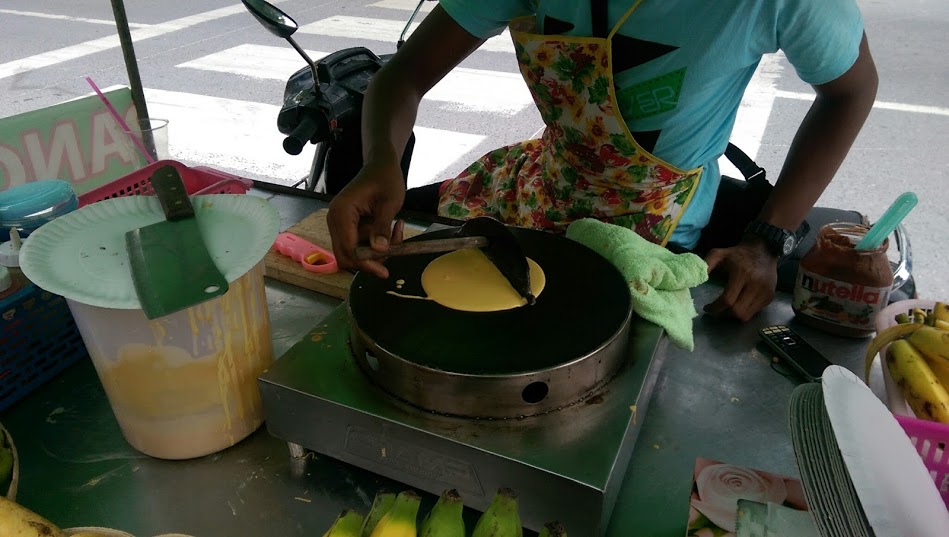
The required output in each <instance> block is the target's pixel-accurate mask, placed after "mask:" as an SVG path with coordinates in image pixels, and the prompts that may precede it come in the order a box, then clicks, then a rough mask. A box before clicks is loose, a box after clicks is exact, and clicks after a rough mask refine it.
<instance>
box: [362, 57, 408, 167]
mask: <svg viewBox="0 0 949 537" xmlns="http://www.w3.org/2000/svg"><path fill="white" fill-rule="evenodd" d="M397 67H398V65H397V64H395V65H394V64H392V63H390V64H388V65H386V66H384V67H383V68H382V69H380V70H379V71H378V72H377V73H376V75H375V76H374V77H373V79H372V82H371V83H370V85H369V89H368V91H366V96H365V101H364V102H363V110H362V146H363V150H362V152H363V160H364V161H366V162H368V161H370V160H374V159H393V158H394V159H395V160H396V161H398V160H399V159H401V158H402V152H403V151H404V150H405V145H406V143H408V140H409V137H410V136H411V135H412V128H413V127H414V125H415V118H416V115H417V114H418V103H419V100H420V99H421V96H420V95H418V94H417V93H416V91H415V89H414V88H413V87H412V86H411V85H410V84H408V83H407V82H405V78H404V77H400V76H399V74H398V71H397Z"/></svg>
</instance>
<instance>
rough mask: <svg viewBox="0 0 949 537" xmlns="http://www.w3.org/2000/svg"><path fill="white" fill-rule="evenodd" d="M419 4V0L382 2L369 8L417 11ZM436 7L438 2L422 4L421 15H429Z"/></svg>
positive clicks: (370, 5)
mask: <svg viewBox="0 0 949 537" xmlns="http://www.w3.org/2000/svg"><path fill="white" fill-rule="evenodd" d="M418 4H419V0H380V1H379V2H376V3H374V4H369V7H381V8H383V9H401V10H405V11H415V8H416V6H418ZM436 5H438V2H429V1H427V0H426V1H425V2H422V7H421V8H420V9H419V13H428V12H430V11H431V10H433V9H435V6H436Z"/></svg>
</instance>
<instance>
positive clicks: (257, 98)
mask: <svg viewBox="0 0 949 537" xmlns="http://www.w3.org/2000/svg"><path fill="white" fill-rule="evenodd" d="M412 4H413V2H412V1H411V0H381V1H380V0H338V1H330V2H327V1H301V0H286V1H282V2H280V4H279V5H280V7H281V8H282V9H283V10H285V11H287V12H288V13H290V14H291V15H292V16H293V17H294V18H295V19H296V20H297V22H299V23H300V25H301V26H302V29H301V31H300V32H299V33H298V35H297V39H298V41H299V43H300V44H301V45H302V46H303V47H304V48H305V49H307V50H309V51H314V52H333V51H336V50H339V49H342V48H346V47H351V46H357V45H358V46H367V47H369V48H370V49H371V50H373V51H374V52H376V53H377V54H383V53H388V52H392V51H394V50H395V41H396V39H397V38H398V33H399V31H400V30H401V26H402V25H403V24H404V23H405V21H406V20H407V19H408V17H409V15H410V13H411V7H412ZM431 5H432V3H431V2H429V3H427V7H429V8H430V7H431ZM860 5H861V7H862V10H863V13H864V17H865V20H866V27H867V34H868V36H869V40H870V44H871V48H872V51H873V55H874V58H875V60H876V63H877V67H878V70H879V72H880V78H881V84H880V91H879V94H878V97H877V99H878V103H877V106H876V107H875V109H874V111H873V113H872V114H871V116H870V119H869V121H868V123H867V125H866V127H865V128H864V130H863V132H862V133H861V135H860V137H859V139H858V140H857V142H856V145H855V147H854V149H853V151H852V152H851V154H850V156H849V157H848V158H847V160H846V162H845V163H844V165H843V167H842V168H841V170H840V172H839V173H838V175H837V177H836V178H835V180H834V182H833V183H832V184H831V186H830V187H829V188H828V190H827V191H826V193H825V194H824V196H823V197H822V199H821V200H820V204H821V205H825V206H835V207H846V208H851V209H855V210H859V211H861V212H864V213H866V214H868V215H869V216H870V217H871V219H875V218H876V217H878V216H879V215H880V214H881V213H882V212H883V211H884V210H885V208H886V207H887V205H888V204H889V203H890V202H891V201H892V200H894V199H895V198H896V196H897V195H899V194H900V193H902V192H904V191H910V190H911V191H914V192H916V193H917V194H918V196H919V199H920V203H919V206H918V207H917V208H916V209H915V210H914V212H913V213H912V214H911V215H910V216H909V218H908V219H907V226H908V228H909V231H910V234H911V237H912V241H913V254H914V261H915V267H916V269H915V272H916V276H917V279H918V282H919V289H920V292H921V294H922V296H924V297H931V298H943V299H949V211H947V208H949V61H947V60H946V58H947V53H949V32H946V31H945V29H946V28H947V27H949V4H947V3H946V2H944V1H942V0H903V1H899V2H898V1H895V0H864V1H861V2H860ZM126 6H127V11H128V17H129V20H130V21H131V23H132V24H133V28H132V30H133V36H135V46H136V53H137V55H138V59H139V65H140V69H141V73H142V79H143V83H144V86H145V87H146V88H147V89H146V96H147V100H148V103H149V110H150V112H151V115H152V116H153V117H165V118H167V119H169V120H170V122H171V124H170V127H169V128H170V134H169V138H170V145H171V153H172V156H173V157H174V158H178V159H179V160H183V161H185V162H189V163H194V162H199V163H202V164H207V165H211V166H217V167H220V168H225V169H230V170H234V171H238V172H240V173H243V174H244V175H246V176H250V177H255V178H263V179H267V180H271V181H275V182H281V183H292V182H294V181H296V180H297V179H299V178H300V177H302V176H304V175H305V174H306V173H307V171H308V169H309V165H310V162H309V157H310V155H312V149H310V150H308V151H307V152H305V153H304V154H303V155H300V156H295V157H294V156H289V155H286V154H285V153H284V152H283V149H282V148H281V145H280V142H281V137H280V135H279V134H278V133H277V132H276V121H275V119H276V112H277V110H278V108H279V104H280V102H281V97H282V93H283V85H284V78H285V76H286V75H287V74H289V73H291V72H293V71H294V70H295V69H297V68H299V67H302V66H303V63H302V60H298V59H297V57H296V56H295V55H294V53H293V51H292V50H291V49H290V48H289V47H288V46H287V45H286V43H284V42H282V41H281V40H279V39H277V38H275V37H273V36H272V35H270V34H268V33H266V32H265V31H264V30H263V29H262V28H261V27H260V26H259V25H258V24H257V22H256V21H255V20H254V19H253V18H252V17H251V16H250V15H249V14H248V13H246V12H245V11H244V10H243V9H242V8H241V6H240V4H239V3H237V2H234V1H233V0H199V1H195V2H190V3H172V2H149V1H146V0H127V1H126ZM421 15H422V16H424V13H422V14H421ZM0 28H2V31H0V116H9V115H13V114H17V113H21V112H25V111H29V110H33V109H37V108H40V107H45V106H49V105H53V104H56V103H59V102H62V101H64V100H67V99H70V98H74V97H77V96H81V95H85V94H88V93H89V88H88V86H87V85H86V83H85V81H84V79H83V78H84V77H85V76H91V77H92V78H93V79H94V80H95V81H96V83H97V84H98V85H99V86H101V87H106V86H111V85H116V84H127V75H126V71H125V66H124V63H123V60H122V55H121V50H120V48H119V46H118V40H117V38H115V35H116V33H115V27H114V23H113V18H112V11H111V7H110V3H109V2H107V1H106V0H45V1H44V2H41V3H38V2H33V1H30V0H6V1H5V2H3V3H2V4H0ZM357 36H359V37H357ZM507 47H509V45H507ZM462 67H464V68H465V69H463V70H461V71H459V72H458V73H456V74H455V76H454V77H453V79H452V80H451V81H446V83H445V85H444V86H443V87H442V88H441V89H440V91H439V92H438V94H437V95H432V96H431V98H429V99H428V100H426V101H425V102H424V103H423V105H422V108H421V110H420V115H419V123H418V124H419V126H420V130H419V133H418V136H419V150H418V156H417V158H416V160H415V162H414V163H413V171H412V173H411V176H410V180H411V181H413V182H414V183H416V184H418V183H424V182H430V181H434V180H437V179H440V178H447V177H450V176H452V175H454V174H456V173H457V172H458V171H460V170H461V169H463V168H464V166H465V165H466V164H467V163H468V162H470V161H471V160H473V159H474V158H476V157H478V156H479V155H481V154H483V153H484V152H486V151H488V150H490V149H492V148H494V147H497V146H499V145H502V144H506V143H510V142H514V141H518V140H521V139H523V138H525V137H528V136H530V135H532V134H533V133H534V132H536V131H537V129H538V128H539V127H540V126H541V124H540V119H539V116H538V114H537V113H536V111H535V110H534V109H533V107H532V106H530V105H529V102H525V93H524V92H525V89H524V88H523V86H522V83H520V82H519V81H517V75H516V71H517V69H516V65H515V62H514V58H513V55H512V54H511V53H510V52H509V50H507V48H506V46H505V42H504V41H503V40H501V41H497V42H495V43H493V44H492V45H491V46H489V47H485V48H483V49H482V50H479V51H478V52H476V53H475V54H474V55H473V56H472V57H471V58H469V59H468V60H467V61H466V62H465V63H464V65H463V66H462ZM761 71H763V72H762V73H760V75H761V76H756V79H755V81H753V84H752V88H751V89H750V90H749V91H750V92H751V93H752V94H753V95H754V96H755V97H756V98H755V99H749V100H748V103H747V106H745V107H744V108H743V110H742V112H741V115H740V116H739V124H738V126H737V127H736V133H735V136H734V138H733V141H737V142H739V145H741V146H742V147H743V148H745V149H746V150H747V151H749V152H750V153H752V154H756V155H757V159H758V162H759V163H760V164H761V165H763V166H764V167H765V168H766V169H768V170H769V172H770V173H771V177H776V176H777V173H778V171H779V170H780V167H781V164H782V162H783V159H784V155H785V153H786V151H787V148H788V146H789V144H790V141H791V139H792V137H793V135H794V132H795V129H796V128H797V125H798V124H799V122H800V120H801V119H802V118H803V116H804V114H805V113H806V111H807V107H808V105H809V102H808V100H807V99H808V97H809V95H810V94H812V91H811V90H810V88H809V87H808V86H806V85H805V84H803V83H802V82H800V81H799V80H798V78H797V77H796V75H795V73H794V70H793V69H792V68H791V67H790V66H789V65H787V63H786V61H785V60H784V59H783V58H782V57H781V56H776V57H772V58H769V59H768V61H766V62H763V64H762V69H761ZM764 75H769V76H764Z"/></svg>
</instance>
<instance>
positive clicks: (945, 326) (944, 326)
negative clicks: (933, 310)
mask: <svg viewBox="0 0 949 537" xmlns="http://www.w3.org/2000/svg"><path fill="white" fill-rule="evenodd" d="M933 325H934V326H935V327H936V328H938V329H940V330H945V331H949V321H943V320H942V319H936V322H935V323H933Z"/></svg>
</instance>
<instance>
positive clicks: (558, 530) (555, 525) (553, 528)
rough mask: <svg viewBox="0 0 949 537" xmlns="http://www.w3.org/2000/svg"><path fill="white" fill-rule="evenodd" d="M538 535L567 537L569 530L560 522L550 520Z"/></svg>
mask: <svg viewBox="0 0 949 537" xmlns="http://www.w3.org/2000/svg"><path fill="white" fill-rule="evenodd" d="M537 537H567V530H565V529H564V528H563V525H561V524H560V522H548V523H546V524H544V527H543V528H542V529H541V530H540V535H538V536H537Z"/></svg>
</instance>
